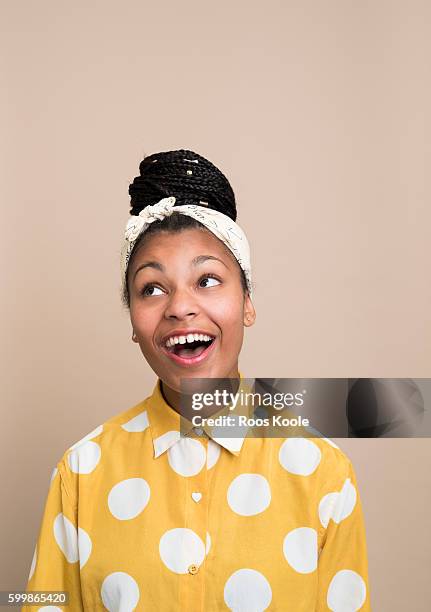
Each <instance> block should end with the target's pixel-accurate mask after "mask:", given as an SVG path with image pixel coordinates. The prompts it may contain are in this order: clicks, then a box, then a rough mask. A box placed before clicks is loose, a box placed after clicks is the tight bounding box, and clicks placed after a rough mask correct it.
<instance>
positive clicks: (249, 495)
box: [227, 474, 271, 516]
mask: <svg viewBox="0 0 431 612" xmlns="http://www.w3.org/2000/svg"><path fill="white" fill-rule="evenodd" d="M270 502H271V489H270V486H269V483H268V481H267V479H266V478H265V477H264V476H262V475H261V474H240V475H239V476H237V477H236V478H234V479H233V480H232V482H231V483H230V485H229V488H228V490H227V503H228V504H229V506H230V508H231V509H232V510H233V511H234V512H236V513H237V514H241V516H252V515H253V514H259V513H260V512H263V511H264V510H266V508H268V506H269V504H270Z"/></svg>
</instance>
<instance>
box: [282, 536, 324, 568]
mask: <svg viewBox="0 0 431 612" xmlns="http://www.w3.org/2000/svg"><path fill="white" fill-rule="evenodd" d="M283 554H284V556H285V558H286V561H287V562H288V564H289V565H290V566H291V567H292V568H293V569H294V570H295V571H296V572H299V573H300V574H310V573H311V572H314V570H315V569H316V568H317V531H316V530H315V529H312V528H311V527H298V528H297V529H292V531H289V533H288V534H287V536H286V537H285V538H284V541H283Z"/></svg>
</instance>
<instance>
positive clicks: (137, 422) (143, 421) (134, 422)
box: [121, 410, 149, 432]
mask: <svg viewBox="0 0 431 612" xmlns="http://www.w3.org/2000/svg"><path fill="white" fill-rule="evenodd" d="M148 425H149V423H148V414H147V411H146V410H144V411H143V412H140V413H139V414H137V415H136V416H134V417H133V419H130V421H127V423H123V424H122V425H121V427H122V428H123V429H125V430H126V431H133V432H135V431H145V430H146V429H147V427H148Z"/></svg>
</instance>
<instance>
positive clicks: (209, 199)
mask: <svg viewBox="0 0 431 612" xmlns="http://www.w3.org/2000/svg"><path fill="white" fill-rule="evenodd" d="M129 195H130V214H131V215H139V213H140V212H141V211H142V210H143V209H144V208H146V207H147V206H150V205H153V204H156V202H158V201H159V200H161V199H162V198H165V197H169V196H175V206H181V205H183V204H197V205H199V206H206V207H208V208H212V209H213V210H218V211H219V212H221V213H223V214H225V215H227V216H228V217H230V218H231V219H233V221H236V218H237V210H236V202H235V194H234V192H233V189H232V187H231V185H230V183H229V181H228V179H227V178H226V177H225V175H224V174H223V172H221V171H220V170H219V169H218V168H217V167H216V166H215V165H214V164H212V163H211V162H210V161H208V160H207V159H206V158H205V157H202V155H198V154H197V153H195V152H194V151H190V150H188V149H179V150H176V151H162V152H160V153H153V154H152V155H148V156H146V157H145V158H144V159H143V160H142V161H141V163H140V164H139V176H137V177H135V178H134V179H133V182H132V183H131V184H130V186H129ZM189 228H198V229H205V230H206V228H205V226H204V225H202V223H199V221H196V220H195V219H193V218H191V217H188V216H186V215H182V214H179V213H177V214H175V213H173V214H172V215H170V216H169V217H165V218H164V219H162V220H161V221H154V222H153V223H151V225H150V226H149V227H148V228H147V229H146V231H145V232H144V233H143V234H141V235H140V236H139V238H138V239H137V241H136V243H135V244H134V246H133V250H132V252H131V255H130V259H129V262H128V269H129V268H130V266H131V262H132V259H133V256H134V254H135V253H136V252H137V250H138V249H139V248H140V247H141V246H142V244H143V241H144V240H145V239H146V238H147V236H149V235H153V234H155V233H157V232H160V231H168V232H179V231H181V230H183V229H189ZM226 249H227V247H226ZM227 250H229V249H227ZM229 254H231V252H230V251H229ZM231 255H232V254H231ZM232 257H233V255H232ZM235 261H236V260H235ZM238 267H239V269H240V274H241V284H242V288H243V291H244V294H245V293H246V292H247V282H246V279H245V275H244V272H243V270H242V268H241V267H240V266H239V264H238ZM122 301H123V305H124V306H125V307H126V308H130V295H129V289H128V282H127V272H126V282H125V283H124V287H123V294H122Z"/></svg>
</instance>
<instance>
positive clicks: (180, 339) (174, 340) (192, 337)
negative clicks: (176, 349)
mask: <svg viewBox="0 0 431 612" xmlns="http://www.w3.org/2000/svg"><path fill="white" fill-rule="evenodd" d="M196 340H205V341H208V340H212V336H207V335H206V334H187V336H171V337H170V338H168V339H167V340H166V342H165V345H166V346H168V347H169V346H174V344H185V343H186V342H195V341H196Z"/></svg>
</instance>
